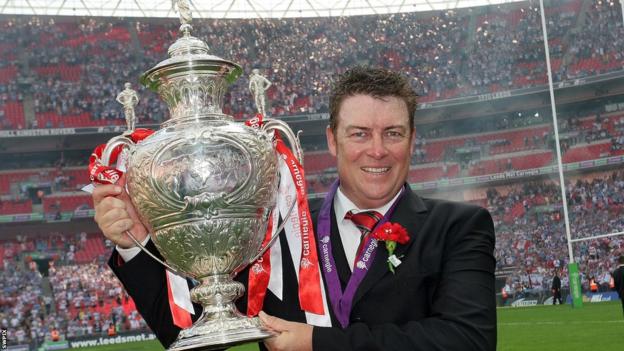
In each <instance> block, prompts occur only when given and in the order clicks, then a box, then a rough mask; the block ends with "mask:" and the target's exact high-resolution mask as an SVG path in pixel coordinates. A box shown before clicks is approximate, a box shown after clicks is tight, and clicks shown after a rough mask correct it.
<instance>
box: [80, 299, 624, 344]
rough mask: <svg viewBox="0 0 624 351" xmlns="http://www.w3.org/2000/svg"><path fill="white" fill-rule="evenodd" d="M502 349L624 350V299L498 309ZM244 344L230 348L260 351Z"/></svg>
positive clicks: (499, 341) (153, 342) (154, 342)
mask: <svg viewBox="0 0 624 351" xmlns="http://www.w3.org/2000/svg"><path fill="white" fill-rule="evenodd" d="M497 312H498V350H499V351H516V350H518V351H526V350H554V351H557V350H565V351H576V350H578V351H589V350H605V351H606V350H624V346H622V345H624V316H623V315H622V306H621V304H620V301H614V302H602V303H586V304H584V305H583V308H581V309H572V307H570V306H569V305H563V306H559V305H557V306H535V307H519V308H512V307H505V308H499V309H498V311H497ZM83 350H88V351H117V350H119V351H121V350H123V351H147V350H150V351H151V350H163V348H162V347H161V346H160V344H159V343H158V342H157V341H148V342H138V343H129V344H123V345H111V346H100V347H92V348H85V349H83ZM256 350H258V348H257V345H255V344H253V345H243V346H239V347H236V348H232V349H230V351H256Z"/></svg>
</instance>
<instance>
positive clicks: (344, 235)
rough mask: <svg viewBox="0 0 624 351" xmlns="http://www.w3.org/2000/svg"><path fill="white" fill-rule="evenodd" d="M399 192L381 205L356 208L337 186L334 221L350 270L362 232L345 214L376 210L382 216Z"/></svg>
mask: <svg viewBox="0 0 624 351" xmlns="http://www.w3.org/2000/svg"><path fill="white" fill-rule="evenodd" d="M399 194H401V191H399V192H398V193H397V194H396V195H394V197H393V198H392V200H390V201H388V203H386V204H385V205H383V206H381V207H378V208H363V209H362V208H358V207H357V206H356V205H355V204H354V203H353V201H351V200H349V198H348V197H347V196H346V195H345V194H344V193H343V192H342V190H340V187H338V191H336V195H335V196H334V213H335V214H336V223H337V224H338V232H339V234H340V240H341V241H342V247H343V248H344V251H345V256H346V257H347V261H348V262H349V268H351V271H353V265H354V264H355V254H356V253H357V249H358V246H360V237H361V236H362V233H361V232H360V230H359V229H358V228H357V227H356V226H355V224H354V223H353V221H351V220H350V219H345V215H346V214H347V212H349V211H353V213H359V212H364V211H377V212H379V213H381V215H382V216H385V215H386V212H388V210H389V209H390V207H392V204H393V203H394V202H395V201H396V199H397V198H398V197H399Z"/></svg>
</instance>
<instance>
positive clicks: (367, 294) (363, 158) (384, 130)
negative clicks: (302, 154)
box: [93, 67, 496, 350]
mask: <svg viewBox="0 0 624 351" xmlns="http://www.w3.org/2000/svg"><path fill="white" fill-rule="evenodd" d="M330 110H331V111H330V125H329V127H328V128H327V133H326V134H327V143H328V146H329V151H330V153H331V154H332V155H333V156H335V157H336V158H337V168H338V176H339V181H340V183H339V186H338V185H335V186H334V187H333V189H332V192H330V195H329V196H328V197H327V198H326V199H325V201H323V204H322V205H321V206H320V208H319V204H311V206H310V207H311V212H312V218H313V221H314V230H315V232H316V235H317V237H320V238H321V240H320V241H319V242H320V243H322V244H324V243H331V248H330V250H329V253H330V254H331V256H332V258H333V262H327V263H328V264H331V265H335V267H332V268H335V269H333V270H332V272H335V273H334V275H331V274H330V273H328V271H327V270H325V269H324V268H322V269H323V282H324V285H325V291H327V292H328V293H327V295H330V298H328V305H329V310H330V315H331V321H332V325H333V327H313V326H311V325H308V324H305V323H302V322H304V321H305V320H306V319H305V314H304V311H302V310H301V309H300V307H299V298H298V294H297V280H296V279H297V278H296V273H295V270H294V268H293V264H292V259H291V258H290V253H288V249H287V247H288V245H287V242H286V239H285V238H284V233H281V235H280V243H281V244H282V245H281V247H282V248H285V250H284V251H283V252H282V254H283V257H282V264H283V271H284V272H283V284H284V291H283V293H284V295H283V299H282V300H280V299H278V298H277V297H276V296H275V295H273V294H272V293H271V291H267V295H266V297H265V301H264V307H263V309H264V312H261V313H260V318H261V320H262V321H263V323H264V324H265V325H266V326H267V327H268V328H269V329H271V330H273V331H274V332H275V333H276V336H275V337H273V338H270V339H268V340H266V341H265V346H266V347H267V348H268V349H269V350H495V348H496V310H495V291H494V267H495V260H494V257H493V251H494V228H493V223H492V219H491V217H490V215H489V213H488V212H487V211H486V210H484V209H482V208H480V207H476V206H472V205H467V204H459V203H452V202H448V201H441V200H429V199H423V198H420V197H419V196H417V195H416V194H414V193H413V192H412V191H411V189H410V188H409V186H406V183H405V182H406V180H407V176H408V172H409V165H410V158H411V154H412V149H413V142H414V137H415V131H414V123H413V118H414V117H413V116H414V112H415V110H416V94H415V93H414V91H413V90H412V89H411V88H410V86H409V84H408V82H407V80H406V79H405V78H404V77H402V76H401V75H399V74H397V73H394V72H391V71H387V70H384V69H375V68H363V67H356V68H354V69H351V70H349V71H347V72H346V73H345V74H344V75H343V76H342V77H341V78H340V80H339V81H338V83H337V85H336V87H335V90H334V92H333V94H332V96H331V98H330ZM93 197H94V202H95V204H96V216H95V219H96V221H97V222H98V225H99V226H100V228H101V229H102V231H103V232H104V234H105V235H106V236H107V237H108V238H109V239H110V240H112V241H113V242H115V243H117V244H118V248H117V250H115V251H114V252H113V256H112V257H111V261H110V265H111V268H112V269H113V271H114V272H115V273H116V274H117V276H118V277H119V278H120V280H121V281H122V283H123V284H124V286H125V287H126V289H127V290H128V292H129V294H130V295H131V296H133V298H135V301H136V304H137V308H138V310H139V311H140V312H141V314H142V315H143V317H144V318H145V319H146V321H147V323H148V324H149V325H150V327H151V328H152V329H153V330H154V332H155V333H156V335H157V336H158V338H159V340H160V341H161V342H162V343H163V345H165V346H166V345H169V344H170V343H171V342H173V341H174V340H175V338H176V336H177V334H178V331H179V329H178V328H177V327H175V326H174V325H173V324H172V318H171V316H170V313H169V306H168V302H167V293H166V290H165V289H166V287H165V283H164V282H165V278H164V277H165V274H164V269H163V268H162V267H160V266H159V265H158V264H157V263H155V262H153V261H152V260H151V259H150V258H149V257H148V256H147V254H145V253H142V252H141V253H138V254H132V255H130V254H128V250H134V251H136V250H137V249H136V248H131V247H132V246H133V243H132V242H131V241H130V240H129V238H127V237H125V236H124V234H122V233H123V231H124V230H127V229H131V230H132V231H133V233H134V234H135V235H136V236H137V237H139V239H142V240H144V241H147V240H148V239H147V238H148V236H147V231H146V230H145V227H143V226H142V225H141V223H140V222H139V221H138V219H137V216H136V213H135V211H134V209H133V208H132V206H131V205H130V203H129V202H128V200H127V196H126V195H125V194H124V193H122V191H121V187H119V186H117V187H115V186H110V185H107V186H98V187H97V189H96V191H95V192H94V194H93ZM363 210H375V211H377V213H379V214H380V215H382V216H386V217H387V218H388V219H389V221H390V222H392V223H396V224H398V225H400V227H402V228H404V229H405V230H406V231H407V233H408V235H409V240H408V241H407V243H405V244H398V245H397V246H396V250H395V251H394V258H395V259H396V261H391V262H394V263H391V264H392V265H393V267H394V269H393V271H394V272H391V270H390V269H389V257H388V256H389V255H388V252H387V250H386V248H384V247H383V245H379V246H378V247H377V248H375V247H374V246H375V243H376V241H372V240H370V238H369V237H368V236H367V234H365V231H361V230H360V229H358V228H359V227H358V225H356V224H355V222H354V220H353V218H354V217H355V215H357V214H361V213H362V211H363ZM366 213H370V212H366ZM322 235H326V236H322ZM148 246H149V248H150V249H151V250H155V247H154V245H153V244H151V242H149V243H148ZM322 246H324V245H318V247H319V250H322V248H321V247H322ZM124 247H126V248H130V249H123V248H124ZM362 247H364V250H363V251H366V252H367V253H368V251H367V250H371V252H376V254H375V255H374V256H369V257H374V258H373V259H372V263H369V264H370V266H368V265H367V264H364V265H363V267H365V268H366V271H365V272H362V265H361V263H362V261H363V260H364V258H362V257H364V256H362ZM120 253H123V255H121V256H125V257H123V258H122V257H121V256H120ZM325 256H328V255H325ZM323 257H324V256H323V255H321V254H319V258H323ZM120 261H125V263H123V264H122V265H120ZM325 263H326V262H320V264H321V265H322V266H325ZM361 274H364V276H363V279H362V280H361V281H360V282H359V283H358V285H357V288H356V289H355V290H354V291H353V294H352V295H349V296H348V297H345V296H347V292H348V291H350V290H349V289H345V288H346V287H348V286H350V284H352V279H353V277H356V276H358V277H361ZM237 279H239V280H240V281H242V282H246V279H247V271H243V272H241V274H239V276H238V278H237ZM334 293H335V295H342V297H345V299H346V300H343V299H342V297H341V300H340V301H341V302H344V301H347V300H348V304H347V305H349V307H350V308H348V309H346V310H345V309H344V308H343V309H341V307H343V306H342V305H341V304H338V303H336V302H335V301H333V297H332V294H334ZM238 302H239V304H240V305H239V308H240V309H241V310H242V311H244V310H245V303H246V299H245V298H241V299H240V300H239V301H238ZM337 306H340V307H337Z"/></svg>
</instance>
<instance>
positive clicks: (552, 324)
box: [498, 300, 624, 351]
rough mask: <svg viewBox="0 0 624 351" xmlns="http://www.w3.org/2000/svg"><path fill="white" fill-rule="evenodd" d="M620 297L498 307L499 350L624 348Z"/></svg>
mask: <svg viewBox="0 0 624 351" xmlns="http://www.w3.org/2000/svg"><path fill="white" fill-rule="evenodd" d="M623 345H624V316H623V315H622V305H621V303H620V301H619V300H618V301H612V302H601V303H585V304H583V307H582V308H580V309H573V308H572V307H570V305H563V306H560V305H557V306H535V307H520V308H513V307H505V308H500V309H498V350H499V351H515V350H518V351H519V350H523V351H524V350H565V351H575V350H578V351H591V350H614V351H615V350H624V346H623Z"/></svg>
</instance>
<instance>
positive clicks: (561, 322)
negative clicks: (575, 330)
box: [496, 319, 624, 326]
mask: <svg viewBox="0 0 624 351" xmlns="http://www.w3.org/2000/svg"><path fill="white" fill-rule="evenodd" d="M614 323H615V324H620V323H624V320H621V319H619V320H616V319H614V320H608V321H552V322H502V323H496V324H497V325H504V326H516V325H536V324H538V325H561V324H614Z"/></svg>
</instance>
